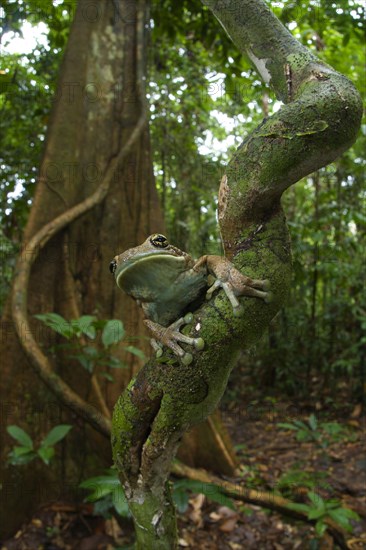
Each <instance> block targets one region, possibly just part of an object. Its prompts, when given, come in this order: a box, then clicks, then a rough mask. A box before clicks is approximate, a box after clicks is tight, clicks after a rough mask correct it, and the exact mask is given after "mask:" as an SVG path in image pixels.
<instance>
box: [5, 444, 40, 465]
mask: <svg viewBox="0 0 366 550" xmlns="http://www.w3.org/2000/svg"><path fill="white" fill-rule="evenodd" d="M21 448H22V447H14V448H13V450H12V451H11V452H10V453H9V455H8V463H9V464H12V465H13V466H21V465H23V464H28V463H29V462H31V461H32V460H34V459H35V458H36V456H37V454H36V453H35V452H34V451H29V449H28V452H21V451H18V450H17V449H21Z"/></svg>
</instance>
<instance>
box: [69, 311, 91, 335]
mask: <svg viewBox="0 0 366 550" xmlns="http://www.w3.org/2000/svg"><path fill="white" fill-rule="evenodd" d="M95 321H96V317H95V316H93V315H82V316H81V317H79V319H73V320H72V321H71V324H72V326H73V328H75V329H76V330H78V331H79V333H80V334H85V335H86V336H88V338H90V339H92V340H94V338H95V336H96V330H95V326H94V325H93V323H94V322H95Z"/></svg>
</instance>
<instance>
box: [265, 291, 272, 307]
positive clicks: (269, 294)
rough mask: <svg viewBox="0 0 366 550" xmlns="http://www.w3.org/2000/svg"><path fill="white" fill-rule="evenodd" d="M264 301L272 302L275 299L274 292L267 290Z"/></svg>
mask: <svg viewBox="0 0 366 550" xmlns="http://www.w3.org/2000/svg"><path fill="white" fill-rule="evenodd" d="M264 301H265V303H266V304H270V303H271V302H272V301H273V292H267V293H266V296H265V298H264Z"/></svg>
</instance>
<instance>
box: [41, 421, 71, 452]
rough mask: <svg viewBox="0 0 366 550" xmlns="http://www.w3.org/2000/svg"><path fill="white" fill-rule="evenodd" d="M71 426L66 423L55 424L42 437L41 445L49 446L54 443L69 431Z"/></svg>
mask: <svg viewBox="0 0 366 550" xmlns="http://www.w3.org/2000/svg"><path fill="white" fill-rule="evenodd" d="M71 428H72V426H70V425H68V424H60V425H59V426H55V427H54V428H52V430H50V431H49V432H48V434H47V435H46V437H45V438H44V439H43V441H42V444H41V446H42V447H50V446H52V445H55V444H56V443H58V442H59V441H61V439H63V438H64V437H65V436H66V435H67V434H68V433H69V431H70V430H71Z"/></svg>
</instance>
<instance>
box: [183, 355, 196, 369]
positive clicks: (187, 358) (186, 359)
mask: <svg viewBox="0 0 366 550" xmlns="http://www.w3.org/2000/svg"><path fill="white" fill-rule="evenodd" d="M192 361H193V355H192V354H191V353H185V354H184V355H183V357H182V363H183V365H186V366H188V365H190V364H191V363H192Z"/></svg>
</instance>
